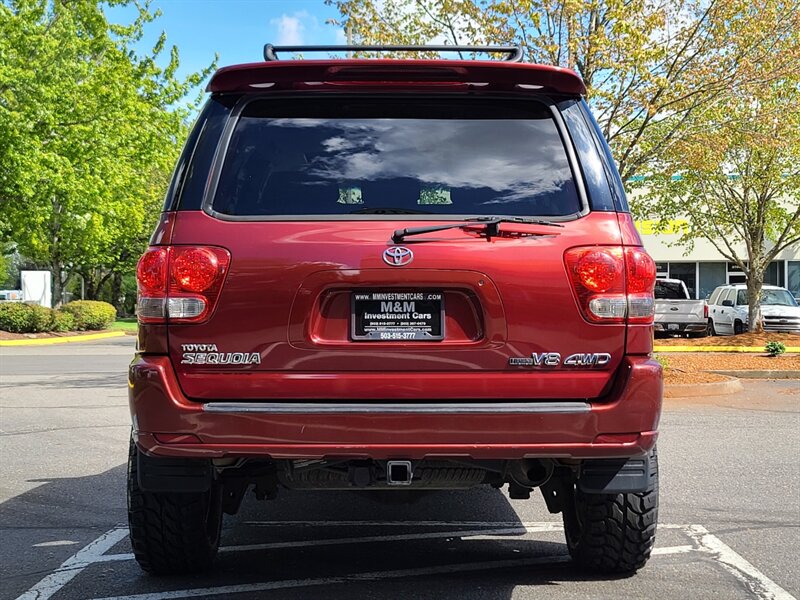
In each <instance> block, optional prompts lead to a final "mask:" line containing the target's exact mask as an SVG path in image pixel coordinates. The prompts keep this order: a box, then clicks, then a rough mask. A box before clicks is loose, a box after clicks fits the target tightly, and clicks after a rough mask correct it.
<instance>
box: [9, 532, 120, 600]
mask: <svg viewBox="0 0 800 600" xmlns="http://www.w3.org/2000/svg"><path fill="white" fill-rule="evenodd" d="M127 535H128V529H127V527H125V528H119V529H112V530H111V531H107V532H105V533H104V534H103V535H101V536H100V537H99V538H97V539H96V540H94V541H93V542H92V543H90V544H89V545H88V546H85V547H84V548H82V549H81V550H78V552H76V553H75V554H73V555H72V556H70V557H69V558H68V559H67V560H65V561H64V562H63V563H61V566H60V567H58V569H56V570H55V571H54V572H53V573H50V575H48V576H46V577H45V578H44V579H42V580H41V581H40V582H39V583H37V584H36V585H35V586H33V587H32V588H31V589H29V590H28V591H27V592H25V593H24V594H22V595H21V596H20V597H19V598H17V600H47V598H49V597H50V596H52V595H53V594H55V593H56V592H57V591H58V590H60V589H61V588H63V587H64V586H65V585H67V584H68V583H69V582H70V581H72V579H74V578H75V577H76V576H77V575H78V574H79V573H80V572H81V571H83V570H84V569H85V568H86V567H88V566H89V565H91V564H92V563H95V562H97V559H98V557H100V556H102V555H103V554H104V553H105V552H108V551H109V550H111V548H113V547H114V546H115V545H116V544H117V543H118V542H120V541H121V540H123V539H125V538H126V537H127Z"/></svg>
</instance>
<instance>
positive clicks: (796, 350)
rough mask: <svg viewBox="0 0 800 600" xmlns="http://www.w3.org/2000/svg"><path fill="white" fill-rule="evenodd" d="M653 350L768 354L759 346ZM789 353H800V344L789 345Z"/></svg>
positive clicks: (658, 348) (661, 349)
mask: <svg viewBox="0 0 800 600" xmlns="http://www.w3.org/2000/svg"><path fill="white" fill-rule="evenodd" d="M653 352H759V353H761V354H766V353H767V351H766V350H764V348H763V347H758V346H653ZM786 352H787V353H800V346H787V347H786Z"/></svg>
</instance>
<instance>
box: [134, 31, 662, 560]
mask: <svg viewBox="0 0 800 600" xmlns="http://www.w3.org/2000/svg"><path fill="white" fill-rule="evenodd" d="M319 49H320V48H319V47H317V48H311V49H306V51H309V52H310V51H313V50H319ZM395 49H396V48H395ZM401 49H402V48H401ZM445 49H446V50H450V51H452V50H459V49H460V48H459V47H455V46H447V47H446V48H445ZM461 49H462V50H464V51H465V52H473V50H474V49H463V48H461ZM339 50H342V49H341V48H339ZM406 50H407V51H409V52H413V51H415V48H414V47H411V48H406ZM416 50H417V51H418V50H420V49H419V48H418V47H417V48H416ZM424 50H430V48H426V49H424ZM486 50H487V49H484V51H486ZM280 51H281V49H276V48H273V47H272V46H267V48H266V49H265V58H266V59H267V60H266V61H265V62H264V63H260V64H246V65H239V66H233V67H226V68H223V69H220V70H219V71H217V73H216V74H215V75H214V76H213V77H212V79H211V81H210V83H209V86H208V89H209V91H210V92H211V97H210V99H209V100H208V102H207V104H206V106H205V108H204V109H203V111H202V113H201V114H200V116H199V118H198V121H197V123H196V125H195V126H194V129H193V130H192V132H191V134H190V136H189V139H188V141H187V142H186V146H185V150H184V152H183V154H182V155H181V157H180V159H179V163H178V165H177V168H176V169H175V175H174V178H173V181H172V182H171V185H170V188H169V191H168V193H167V197H166V204H165V207H164V213H163V214H162V215H161V219H160V222H159V225H158V226H157V228H156V231H155V232H154V234H153V236H152V238H151V242H150V243H151V246H150V248H149V249H148V250H147V251H146V253H145V254H144V256H143V257H142V258H141V260H140V261H139V264H138V269H137V278H138V286H139V297H138V319H139V322H140V327H139V340H138V353H137V355H136V358H135V359H134V361H133V363H132V364H131V365H130V370H129V388H128V389H129V397H130V405H131V414H132V416H133V435H132V442H131V446H130V463H129V476H128V517H129V523H130V538H131V542H132V547H133V552H134V555H135V557H136V560H137V561H138V562H139V564H140V565H141V566H142V568H144V569H145V570H147V571H150V572H154V573H178V572H186V571H199V570H203V569H207V568H209V566H210V565H211V563H212V560H213V558H214V555H215V553H216V552H217V547H218V545H219V540H220V523H221V520H222V514H223V512H224V513H228V514H233V513H235V512H236V511H237V510H238V509H239V505H240V503H241V501H242V498H243V497H244V495H245V493H246V492H247V491H248V489H250V488H254V491H255V495H256V497H257V498H259V499H264V500H268V499H271V498H274V497H275V495H276V494H278V493H279V492H280V490H281V489H284V488H289V489H293V490H360V491H362V492H364V493H370V492H374V493H383V494H391V493H395V494H398V496H396V497H399V498H402V497H412V498H413V497H416V496H417V495H418V494H420V493H423V492H427V491H429V490H454V489H463V488H470V487H475V486H494V487H498V488H499V487H502V486H504V485H508V493H509V495H510V496H511V497H512V498H519V499H521V498H529V497H530V493H531V491H532V490H534V489H536V488H539V489H540V490H541V491H542V493H543V496H544V500H545V503H546V505H547V508H548V510H549V511H550V512H552V513H562V515H563V520H564V526H565V533H566V539H567V545H568V548H569V552H570V553H571V554H572V556H573V558H574V559H575V561H576V562H577V564H579V565H581V566H582V567H584V568H586V569H589V570H592V571H596V572H601V573H631V572H634V571H636V570H637V569H639V568H641V567H642V566H643V565H644V564H645V563H646V561H647V560H648V558H649V557H650V553H651V550H652V548H653V544H654V540H655V531H656V523H657V513H658V462H657V456H656V450H655V444H656V438H657V436H658V433H657V430H658V422H659V416H660V412H661V397H662V372H661V366H660V365H659V363H658V362H657V361H655V360H654V359H653V358H652V357H651V351H652V338H653V335H652V334H653V304H654V300H653V286H654V283H655V278H656V268H655V263H654V262H653V260H652V258H651V257H650V256H649V255H648V254H647V252H646V251H645V250H644V248H643V247H642V242H641V238H640V237H639V235H638V233H637V232H636V228H635V227H634V224H633V219H632V218H631V215H630V212H629V210H628V204H627V201H626V199H625V193H624V191H623V187H622V182H621V180H620V177H619V174H618V172H617V170H616V168H615V166H614V162H613V160H612V158H611V155H610V152H609V149H608V146H607V145H606V143H605V141H604V140H603V138H602V135H601V132H600V129H599V128H598V126H597V124H596V122H595V121H594V119H593V117H592V115H591V113H590V111H589V108H588V105H587V103H586V101H585V99H584V97H585V93H586V89H585V87H584V84H583V82H582V81H581V80H580V78H579V77H578V76H577V75H576V74H575V73H574V72H572V71H569V70H567V69H562V68H556V67H549V66H542V65H535V64H523V63H521V62H515V61H514V60H506V61H491V60H490V61H486V60H408V59H402V60H399V59H398V60H395V59H386V60H369V59H331V58H327V59H324V60H287V61H280V60H274V59H275V56H276V54H277V53H279V52H280ZM295 51H298V52H299V51H301V49H298V48H296V49H295ZM490 51H491V52H498V51H499V52H503V53H506V54H509V55H510V56H511V57H512V58H515V59H516V58H519V57H520V56H521V53H520V50H519V48H505V49H501V50H498V49H497V48H494V49H491V50H490ZM447 498H448V496H442V499H443V501H447ZM311 516H312V515H311V514H309V517H311Z"/></svg>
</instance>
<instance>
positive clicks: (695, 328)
mask: <svg viewBox="0 0 800 600" xmlns="http://www.w3.org/2000/svg"><path fill="white" fill-rule="evenodd" d="M654 293H655V299H656V305H655V306H656V308H655V311H656V316H655V324H654V327H655V333H656V335H657V336H658V335H659V334H667V335H670V334H687V335H688V336H689V337H705V336H706V335H708V330H709V325H708V304H706V301H705V300H692V299H691V297H690V296H689V290H688V289H686V284H685V283H684V282H683V281H681V280H680V279H656V286H655V291H654Z"/></svg>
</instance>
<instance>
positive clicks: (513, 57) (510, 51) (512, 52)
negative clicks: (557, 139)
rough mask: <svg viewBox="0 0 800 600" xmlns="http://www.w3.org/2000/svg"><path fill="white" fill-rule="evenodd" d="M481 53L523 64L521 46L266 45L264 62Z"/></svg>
mask: <svg viewBox="0 0 800 600" xmlns="http://www.w3.org/2000/svg"><path fill="white" fill-rule="evenodd" d="M362 51H366V52H480V53H485V54H490V53H497V54H507V55H508V56H507V57H506V58H504V59H503V60H504V61H507V62H522V48H520V47H519V46H450V45H446V44H445V45H436V46H407V45H384V44H381V45H377V46H273V45H272V44H265V45H264V60H266V61H275V60H279V59H278V52H362Z"/></svg>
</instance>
